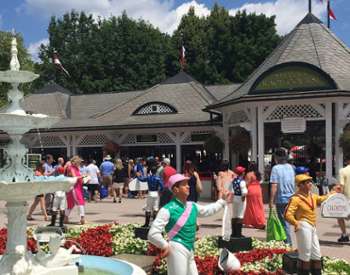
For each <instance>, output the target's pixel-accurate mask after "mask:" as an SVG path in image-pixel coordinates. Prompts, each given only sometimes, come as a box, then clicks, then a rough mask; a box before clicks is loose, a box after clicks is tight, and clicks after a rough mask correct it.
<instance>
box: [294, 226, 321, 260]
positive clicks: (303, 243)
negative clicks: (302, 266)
mask: <svg viewBox="0 0 350 275" xmlns="http://www.w3.org/2000/svg"><path fill="white" fill-rule="evenodd" d="M299 224H300V228H299V230H298V231H297V232H295V235H296V238H297V245H298V253H299V257H298V258H299V259H300V260H302V261H304V262H309V261H310V260H320V259H321V250H320V243H319V241H318V237H317V232H316V227H314V226H313V225H311V224H309V223H308V222H306V221H299Z"/></svg>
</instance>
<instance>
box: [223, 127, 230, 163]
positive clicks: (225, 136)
mask: <svg viewBox="0 0 350 275" xmlns="http://www.w3.org/2000/svg"><path fill="white" fill-rule="evenodd" d="M223 139H224V140H223V142H224V152H223V159H225V160H230V127H229V125H228V124H227V123H225V121H224V122H223Z"/></svg>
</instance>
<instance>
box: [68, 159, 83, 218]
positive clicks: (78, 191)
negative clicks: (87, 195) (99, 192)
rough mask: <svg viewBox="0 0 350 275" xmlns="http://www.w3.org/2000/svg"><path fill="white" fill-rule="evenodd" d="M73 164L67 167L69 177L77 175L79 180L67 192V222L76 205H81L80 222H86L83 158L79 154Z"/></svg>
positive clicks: (72, 160) (72, 161)
mask: <svg viewBox="0 0 350 275" xmlns="http://www.w3.org/2000/svg"><path fill="white" fill-rule="evenodd" d="M70 161H71V165H70V166H68V167H67V173H66V174H67V176H68V177H77V178H78V179H77V182H76V183H75V184H74V186H73V188H72V189H71V190H70V191H69V192H68V193H67V209H66V211H65V219H64V221H65V223H68V217H69V214H70V213H71V211H72V209H73V208H74V206H75V205H77V206H78V207H79V213H80V224H84V223H85V217H84V216H85V209H84V204H85V201H84V193H83V177H82V176H81V174H80V170H79V167H80V163H81V161H82V159H81V158H80V157H79V156H74V157H72V159H71V160H70Z"/></svg>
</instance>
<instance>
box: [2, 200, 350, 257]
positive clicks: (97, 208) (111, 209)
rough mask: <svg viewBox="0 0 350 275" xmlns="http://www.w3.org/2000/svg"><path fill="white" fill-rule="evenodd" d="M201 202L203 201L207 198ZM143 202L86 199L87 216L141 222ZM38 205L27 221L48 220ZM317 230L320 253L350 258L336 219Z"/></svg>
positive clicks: (205, 228) (204, 231)
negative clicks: (341, 242)
mask: <svg viewBox="0 0 350 275" xmlns="http://www.w3.org/2000/svg"><path fill="white" fill-rule="evenodd" d="M203 203H204V204H205V203H207V202H203ZM144 204H145V200H141V199H124V200H123V202H122V203H121V204H120V203H112V201H111V200H110V199H105V200H103V201H101V202H98V203H94V202H92V203H87V204H86V220H87V222H88V223H110V222H112V221H118V222H119V223H143V222H144V216H143V212H142V207H143V206H144ZM37 209H38V211H37V212H34V215H33V218H34V219H35V220H34V221H30V222H28V225H37V224H40V225H44V224H47V222H45V221H44V218H43V216H42V215H41V214H40V211H39V207H38V208H37ZM267 213H268V207H267V206H265V214H266V215H267ZM221 217H222V211H221V212H220V213H218V214H216V215H214V216H212V217H208V218H200V219H199V223H200V225H201V226H200V231H199V233H200V235H202V236H203V235H219V234H220V232H221ZM70 220H71V221H72V222H73V223H74V222H76V223H78V221H79V216H78V210H77V209H75V210H74V211H73V212H72V214H71V218H70ZM6 222H7V218H6V216H5V203H4V202H0V227H3V226H5V224H6ZM73 226H74V225H73ZM317 230H318V235H319V238H320V243H321V251H322V254H323V255H325V256H331V257H337V258H343V259H346V260H347V261H349V262H350V253H349V251H350V244H343V245H342V244H338V243H337V242H336V240H337V238H338V237H339V235H340V234H339V232H340V229H339V227H338V225H337V223H336V220H334V219H323V218H320V217H319V218H318V225H317ZM348 231H349V232H350V221H349V222H348ZM243 234H244V235H246V236H252V237H256V238H259V239H262V240H263V239H264V238H265V236H266V232H265V231H263V230H257V229H250V228H245V229H244V230H243ZM293 235H294V234H293ZM293 237H294V236H293ZM294 243H295V240H294Z"/></svg>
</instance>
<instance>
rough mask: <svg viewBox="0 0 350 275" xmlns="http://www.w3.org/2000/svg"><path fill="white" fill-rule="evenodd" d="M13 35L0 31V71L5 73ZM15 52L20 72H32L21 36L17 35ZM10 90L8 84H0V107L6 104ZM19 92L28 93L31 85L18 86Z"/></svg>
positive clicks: (32, 66)
mask: <svg viewBox="0 0 350 275" xmlns="http://www.w3.org/2000/svg"><path fill="white" fill-rule="evenodd" d="M12 37H13V35H12V34H11V33H10V32H3V31H0V70H1V71H6V70H9V69H10V60H11V41H12ZM16 38H17V50H18V60H19V63H20V64H21V70H28V71H33V70H34V64H33V62H32V60H31V58H30V55H29V54H28V52H27V50H26V48H25V47H24V43H23V38H22V36H21V35H20V34H19V33H17V34H16ZM9 88H10V84H8V83H3V82H0V106H2V105H4V104H5V103H7V92H8V90H9ZM19 88H20V90H21V91H23V92H24V93H28V92H29V91H31V90H32V89H33V87H32V85H31V83H28V84H22V85H20V87H19Z"/></svg>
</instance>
